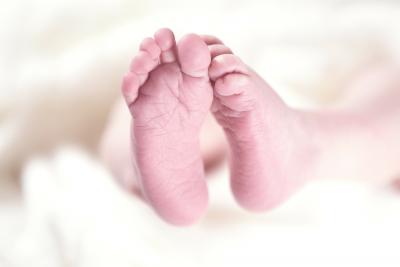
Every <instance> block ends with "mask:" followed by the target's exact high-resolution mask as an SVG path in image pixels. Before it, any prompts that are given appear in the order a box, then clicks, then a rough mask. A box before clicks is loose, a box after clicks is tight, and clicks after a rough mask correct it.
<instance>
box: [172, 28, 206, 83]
mask: <svg viewBox="0 0 400 267" xmlns="http://www.w3.org/2000/svg"><path fill="white" fill-rule="evenodd" d="M178 56H179V62H180V65H181V69H182V72H184V73H185V74H187V75H189V76H192V77H206V76H208V67H209V65H210V62H211V56H210V51H209V50H208V47H207V44H206V43H205V42H204V41H203V40H202V39H201V37H200V36H198V35H196V34H188V35H186V36H184V37H183V38H182V39H181V40H180V41H179V43H178Z"/></svg>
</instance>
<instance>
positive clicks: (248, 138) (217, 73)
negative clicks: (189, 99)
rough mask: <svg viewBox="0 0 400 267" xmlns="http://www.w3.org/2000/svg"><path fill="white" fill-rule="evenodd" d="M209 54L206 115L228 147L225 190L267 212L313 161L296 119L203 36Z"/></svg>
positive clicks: (252, 75)
mask: <svg viewBox="0 0 400 267" xmlns="http://www.w3.org/2000/svg"><path fill="white" fill-rule="evenodd" d="M203 38H204V40H205V41H206V43H207V44H208V45H209V48H210V52H211V55H212V61H211V66H210V69H209V76H210V79H211V80H212V82H213V83H214V101H213V104H212V111H213V113H214V115H215V117H216V119H217V121H218V122H219V124H220V125H221V126H222V127H223V129H224V131H225V134H226V136H227V138H228V142H229V144H230V169H231V188H232V191H233V194H234V196H235V198H236V200H237V201H238V202H239V204H240V205H242V206H243V207H245V208H247V209H250V210H255V211H258V210H266V209H270V208H272V207H274V206H276V205H277V204H279V203H280V202H282V201H283V200H284V199H286V198H287V197H288V196H289V195H290V193H292V192H293V191H294V190H295V189H296V188H297V187H298V186H299V185H301V184H302V183H303V181H304V179H305V176H306V173H307V171H308V169H309V166H310V161H311V160H312V158H313V153H314V152H313V151H312V149H311V148H310V147H309V146H308V145H306V142H304V141H305V140H309V138H310V136H308V134H307V132H306V130H305V128H303V126H302V122H301V118H300V116H299V114H298V113H297V112H294V111H293V110H291V109H290V108H288V107H287V106H286V105H285V103H284V102H283V101H282V100H281V98H280V97H279V96H278V95H277V94H276V93H275V92H274V91H273V90H272V89H271V87H270V86H269V85H268V84H267V83H266V82H265V81H264V80H263V79H262V78H261V77H260V76H258V75H257V73H255V72H254V71H253V70H251V69H250V68H249V67H248V66H246V65H245V64H244V63H243V62H242V61H241V60H240V59H239V58H238V57H237V56H235V55H233V54H232V52H231V51H230V49H229V48H228V47H226V46H225V45H223V43H222V42H221V41H219V40H218V39H215V38H213V37H211V36H205V37H203Z"/></svg>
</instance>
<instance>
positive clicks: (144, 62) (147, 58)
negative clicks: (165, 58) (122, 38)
mask: <svg viewBox="0 0 400 267" xmlns="http://www.w3.org/2000/svg"><path fill="white" fill-rule="evenodd" d="M157 65H158V60H156V59H154V58H153V57H152V56H151V55H150V54H149V53H148V52H146V51H139V53H138V54H137V55H136V56H135V58H134V59H133V60H132V63H131V68H130V69H131V71H132V72H134V73H136V74H147V73H149V72H150V71H152V70H153V69H154V68H155V67H156V66H157Z"/></svg>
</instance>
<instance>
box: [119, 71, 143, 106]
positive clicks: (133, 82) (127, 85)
mask: <svg viewBox="0 0 400 267" xmlns="http://www.w3.org/2000/svg"><path fill="white" fill-rule="evenodd" d="M139 86H140V82H139V78H138V76H137V75H136V74H135V73H132V72H130V73H128V74H126V75H125V76H124V79H123V81H122V94H123V96H124V98H125V101H126V103H127V105H128V106H130V105H131V104H132V103H133V102H135V100H136V98H137V96H138V91H139Z"/></svg>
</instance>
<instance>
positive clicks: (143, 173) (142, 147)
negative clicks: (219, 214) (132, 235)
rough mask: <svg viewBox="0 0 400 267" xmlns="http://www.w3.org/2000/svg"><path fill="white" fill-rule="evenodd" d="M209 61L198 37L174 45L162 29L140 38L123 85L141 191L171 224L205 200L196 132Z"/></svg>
mask: <svg viewBox="0 0 400 267" xmlns="http://www.w3.org/2000/svg"><path fill="white" fill-rule="evenodd" d="M210 61H211V57H210V52H209V50H208V47H207V45H206V43H205V42H204V41H203V40H202V39H201V38H200V37H199V36H197V35H194V34H189V35H186V36H184V37H183V38H182V39H181V40H180V41H179V43H178V44H177V45H176V43H175V39H174V36H173V33H172V32H171V31H170V30H168V29H161V30H159V31H158V32H157V33H156V34H155V36H154V39H152V38H146V39H144V40H143V42H142V44H141V46H140V52H139V53H138V55H137V56H136V57H135V58H134V59H133V62H132V65H131V71H130V73H129V74H128V75H126V77H125V79H124V83H123V87H122V88H123V94H124V97H125V99H126V102H127V104H128V106H129V109H130V111H131V114H132V117H133V123H132V134H131V136H132V143H133V152H134V153H133V154H134V157H135V164H137V172H138V176H139V177H140V183H141V188H142V191H143V193H144V196H145V198H146V199H147V200H148V202H149V203H150V204H151V205H152V206H153V207H154V208H155V210H156V212H157V213H158V214H159V215H160V216H161V217H163V218H164V219H165V220H167V221H168V222H170V223H173V224H179V225H184V224H190V223H192V222H194V221H195V220H197V219H198V218H199V217H200V216H202V215H203V213H204V212H205V209H206V207H207V203H208V193H207V187H206V182H205V180H204V171H203V162H202V158H201V153H200V146H199V133H200V128H201V126H202V124H203V122H204V120H205V117H206V114H207V112H208V111H209V108H210V106H211V103H212V98H213V92H212V88H211V84H210V81H209V78H208V67H209V64H210Z"/></svg>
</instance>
